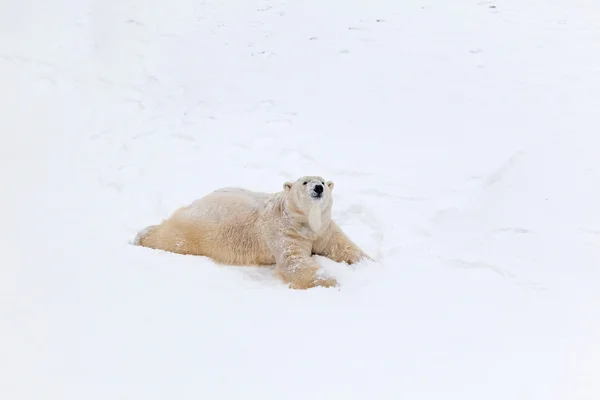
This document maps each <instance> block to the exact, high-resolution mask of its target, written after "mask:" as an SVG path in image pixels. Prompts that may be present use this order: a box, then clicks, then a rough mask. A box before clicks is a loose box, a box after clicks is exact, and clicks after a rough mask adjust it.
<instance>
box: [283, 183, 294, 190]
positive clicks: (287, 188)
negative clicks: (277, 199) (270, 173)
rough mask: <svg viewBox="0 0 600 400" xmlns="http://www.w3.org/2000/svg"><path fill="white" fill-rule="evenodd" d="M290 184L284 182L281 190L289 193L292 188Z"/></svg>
mask: <svg viewBox="0 0 600 400" xmlns="http://www.w3.org/2000/svg"><path fill="white" fill-rule="evenodd" d="M292 185H293V184H292V182H285V183H284V184H283V190H285V191H286V192H287V191H289V190H290V189H291V188H292Z"/></svg>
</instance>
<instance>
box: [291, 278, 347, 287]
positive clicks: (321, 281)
mask: <svg viewBox="0 0 600 400" xmlns="http://www.w3.org/2000/svg"><path fill="white" fill-rule="evenodd" d="M337 285H338V283H337V281H336V280H335V279H334V278H315V279H313V280H309V281H306V280H297V281H292V282H290V283H289V287H290V289H310V288H314V287H319V286H320V287H326V288H329V287H335V286H337Z"/></svg>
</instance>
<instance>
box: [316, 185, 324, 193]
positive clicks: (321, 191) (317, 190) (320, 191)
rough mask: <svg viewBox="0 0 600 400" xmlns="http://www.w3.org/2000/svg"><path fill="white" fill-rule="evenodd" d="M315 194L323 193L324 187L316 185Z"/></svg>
mask: <svg viewBox="0 0 600 400" xmlns="http://www.w3.org/2000/svg"><path fill="white" fill-rule="evenodd" d="M315 193H318V194H321V193H323V185H315Z"/></svg>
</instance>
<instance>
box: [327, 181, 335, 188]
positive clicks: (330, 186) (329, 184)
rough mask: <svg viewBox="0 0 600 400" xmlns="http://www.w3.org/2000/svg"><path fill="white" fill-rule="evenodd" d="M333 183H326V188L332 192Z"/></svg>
mask: <svg viewBox="0 0 600 400" xmlns="http://www.w3.org/2000/svg"><path fill="white" fill-rule="evenodd" d="M334 186H335V185H334V183H333V182H332V181H327V187H328V188H329V190H333V187H334Z"/></svg>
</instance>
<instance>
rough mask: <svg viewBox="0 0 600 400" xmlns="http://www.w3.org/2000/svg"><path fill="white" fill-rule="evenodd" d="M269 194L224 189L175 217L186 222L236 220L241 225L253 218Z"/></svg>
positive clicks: (191, 205) (180, 210)
mask: <svg viewBox="0 0 600 400" xmlns="http://www.w3.org/2000/svg"><path fill="white" fill-rule="evenodd" d="M267 198H268V194H266V193H259V192H253V191H250V190H247V189H241V188H223V189H219V190H215V191H214V192H212V193H210V194H208V195H206V196H204V197H202V198H200V199H198V200H195V201H194V202H193V203H191V204H190V205H188V206H186V207H183V208H181V209H179V210H178V211H177V213H176V214H175V215H174V217H175V218H177V219H183V220H185V221H186V222H192V223H193V222H197V223H219V224H222V223H223V222H227V221H228V220H235V222H237V223H240V222H243V221H244V220H246V219H248V218H251V217H253V214H255V213H256V212H257V209H258V207H260V205H261V204H263V203H264V201H265V200H266V199H267Z"/></svg>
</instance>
